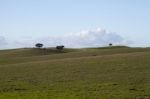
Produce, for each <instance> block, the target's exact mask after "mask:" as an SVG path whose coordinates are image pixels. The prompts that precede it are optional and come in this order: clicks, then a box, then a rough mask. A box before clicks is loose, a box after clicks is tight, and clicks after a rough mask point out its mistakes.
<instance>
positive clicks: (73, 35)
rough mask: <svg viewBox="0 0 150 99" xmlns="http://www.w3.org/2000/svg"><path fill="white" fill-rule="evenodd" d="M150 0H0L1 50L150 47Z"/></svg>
mask: <svg viewBox="0 0 150 99" xmlns="http://www.w3.org/2000/svg"><path fill="white" fill-rule="evenodd" d="M149 18H150V0H0V49H5V48H18V47H32V46H34V45H35V43H39V42H40V43H43V44H44V45H45V46H46V47H50V46H56V45H61V44H62V45H65V46H66V47H73V48H74V47H75V48H76V47H97V46H106V45H108V43H110V42H111V43H113V44H114V45H115V44H116V45H117V44H118V45H119V44H120V45H127V46H133V47H149V46H150V39H149V37H150V19H149Z"/></svg>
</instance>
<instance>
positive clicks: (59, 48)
mask: <svg viewBox="0 0 150 99" xmlns="http://www.w3.org/2000/svg"><path fill="white" fill-rule="evenodd" d="M64 47H65V46H63V45H62V46H56V49H57V50H63V49H64Z"/></svg>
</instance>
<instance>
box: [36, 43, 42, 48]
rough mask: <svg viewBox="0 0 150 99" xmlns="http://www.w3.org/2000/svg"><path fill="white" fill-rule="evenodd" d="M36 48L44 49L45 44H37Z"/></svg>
mask: <svg viewBox="0 0 150 99" xmlns="http://www.w3.org/2000/svg"><path fill="white" fill-rule="evenodd" d="M35 47H37V48H42V47H43V44H41V43H37V44H35Z"/></svg>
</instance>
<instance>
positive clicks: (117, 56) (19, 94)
mask: <svg viewBox="0 0 150 99" xmlns="http://www.w3.org/2000/svg"><path fill="white" fill-rule="evenodd" d="M149 60H150V48H128V47H116V48H88V49H65V50H64V51H57V50H54V49H15V50H5V51H0V99H136V97H140V96H141V97H144V96H150V61H149Z"/></svg>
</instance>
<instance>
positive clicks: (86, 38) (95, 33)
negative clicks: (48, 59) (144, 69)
mask: <svg viewBox="0 0 150 99" xmlns="http://www.w3.org/2000/svg"><path fill="white" fill-rule="evenodd" d="M36 43H43V44H44V45H45V47H55V46H57V45H64V46H65V47H71V48H82V47H100V46H107V45H108V44H109V43H113V44H114V45H124V44H125V45H126V44H128V41H126V40H125V39H124V38H123V37H121V36H120V35H118V34H117V33H112V32H107V31H106V30H105V29H99V28H98V29H95V30H87V31H81V32H78V33H68V34H65V35H63V36H44V35H43V37H40V38H36V39H35V37H34V38H33V37H23V38H20V39H19V40H15V41H8V44H7V48H19V47H20V48H21V47H34V45H35V44H36ZM0 44H1V45H5V44H6V40H5V38H4V37H0ZM1 48H2V47H1Z"/></svg>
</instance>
